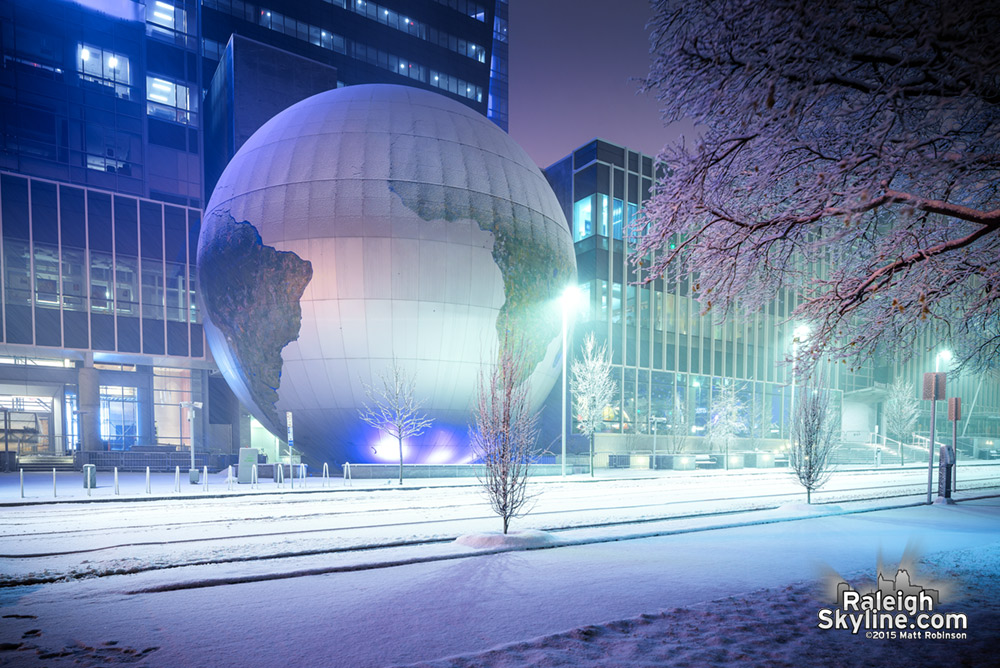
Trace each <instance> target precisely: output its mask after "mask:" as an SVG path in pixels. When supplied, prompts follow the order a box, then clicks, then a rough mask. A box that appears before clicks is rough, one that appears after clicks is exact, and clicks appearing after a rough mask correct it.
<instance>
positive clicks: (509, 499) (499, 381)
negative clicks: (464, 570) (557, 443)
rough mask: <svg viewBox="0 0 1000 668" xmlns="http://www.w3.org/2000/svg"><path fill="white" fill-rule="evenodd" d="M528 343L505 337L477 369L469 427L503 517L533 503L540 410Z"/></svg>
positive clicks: (484, 480)
mask: <svg viewBox="0 0 1000 668" xmlns="http://www.w3.org/2000/svg"><path fill="white" fill-rule="evenodd" d="M529 375H530V369H529V367H528V363H527V361H526V359H525V353H524V347H523V345H521V344H512V342H511V341H510V336H509V335H507V336H505V337H504V340H503V342H502V344H501V349H500V352H499V354H498V355H497V361H496V363H495V364H492V365H490V366H489V367H488V368H487V369H483V370H481V371H480V372H479V386H478V391H477V393H476V399H475V405H474V408H473V420H474V424H473V425H472V427H471V428H470V430H469V431H470V436H471V441H472V448H473V450H474V452H475V453H476V455H477V457H478V459H480V460H481V462H482V464H483V469H482V473H481V474H480V477H479V482H480V483H481V484H482V486H483V490H484V491H485V492H486V497H487V498H488V499H489V502H490V507H491V508H492V509H493V512H495V513H496V514H497V515H499V516H500V519H502V520H503V532H504V534H506V533H507V529H508V527H509V526H510V521H511V519H513V518H515V517H520V516H522V515H523V514H524V513H526V512H527V511H528V509H529V507H528V502H529V501H530V497H529V495H528V473H529V466H530V464H531V462H532V460H533V458H534V456H535V452H534V448H535V442H536V441H537V440H538V428H537V422H538V414H537V413H533V412H532V411H531V406H530V402H529V399H528V398H529V390H530V388H529V385H528V376H529Z"/></svg>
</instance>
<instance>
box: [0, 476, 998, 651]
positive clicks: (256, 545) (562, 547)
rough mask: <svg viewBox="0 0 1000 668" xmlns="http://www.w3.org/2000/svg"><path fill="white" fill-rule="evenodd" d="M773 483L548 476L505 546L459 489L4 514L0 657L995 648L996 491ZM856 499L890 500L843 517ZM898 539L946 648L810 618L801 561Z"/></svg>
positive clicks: (841, 562) (806, 572) (481, 508)
mask: <svg viewBox="0 0 1000 668" xmlns="http://www.w3.org/2000/svg"><path fill="white" fill-rule="evenodd" d="M994 470H995V469H993V468H983V469H982V471H981V473H982V474H984V475H985V474H987V472H988V471H994ZM921 476H924V479H925V480H926V478H925V476H926V470H925V471H924V472H923V473H921V472H920V471H907V472H896V473H889V472H879V473H854V474H852V475H850V476H844V477H842V478H840V479H837V478H835V479H834V481H832V487H834V488H840V489H844V490H849V489H856V488H861V487H863V488H866V489H868V490H869V491H867V492H865V493H863V494H861V496H864V497H872V496H876V497H877V494H873V493H872V492H871V490H872V489H879V488H888V487H890V486H891V485H892V484H896V482H898V480H900V479H903V480H904V481H908V480H910V479H911V478H912V479H914V480H919V478H920V477H921ZM785 478H786V479H785V480H783V479H782V477H781V476H780V474H779V473H778V472H770V473H761V474H753V475H747V474H742V473H739V474H737V473H734V472H730V473H729V474H727V473H725V472H720V473H716V474H713V475H705V476H694V477H680V476H677V477H671V476H664V477H639V478H634V479H622V480H603V481H596V482H592V481H590V480H577V481H573V480H570V481H550V482H547V483H545V484H544V490H543V493H542V494H541V495H540V496H539V501H538V505H537V506H536V508H535V512H533V513H532V514H531V515H528V516H527V517H525V518H523V519H522V520H519V521H517V522H515V524H514V530H515V531H517V532H520V533H517V534H514V535H513V539H514V540H522V542H523V544H521V545H511V544H510V540H511V539H510V538H508V539H506V540H505V539H501V538H498V537H497V535H496V533H495V532H496V531H497V529H499V521H498V520H497V519H496V518H495V517H491V516H490V515H489V513H488V510H487V509H486V507H485V501H484V500H483V499H482V497H481V496H480V495H479V493H478V491H477V490H476V489H475V488H474V487H471V486H451V487H435V486H421V487H419V488H418V487H413V488H410V487H404V488H403V489H391V490H388V489H373V488H372V487H365V486H359V487H356V488H354V489H350V488H348V489H347V490H344V489H342V488H341V489H338V490H336V491H317V490H313V491H311V492H308V493H299V492H296V493H295V494H292V493H288V492H286V493H263V492H262V493H260V494H252V495H246V496H225V495H222V496H218V497H213V498H197V497H196V496H194V495H193V494H188V495H185V496H184V497H182V498H172V499H171V498H166V499H160V500H152V501H143V502H141V503H140V502H118V501H103V502H100V503H86V504H76V503H71V504H55V505H54V504H38V505H32V506H18V507H6V508H3V509H2V511H0V512H3V514H4V520H5V521H4V522H3V524H2V525H0V537H2V547H0V553H2V555H0V584H2V583H6V584H7V585H8V586H4V587H0V613H2V617H3V619H2V623H0V665H11V666H20V665H46V666H53V667H59V666H98V665H107V664H109V663H124V662H128V663H134V664H135V665H141V666H168V667H173V666H185V667H186V666H211V667H213V668H216V667H219V668H226V667H228V666H232V667H234V668H235V667H237V666H238V667H240V668H254V667H257V666H272V665H288V666H345V667H350V668H361V667H364V666H386V665H394V664H408V663H414V662H421V661H424V662H430V664H429V665H434V666H452V665H454V666H521V665H542V666H545V665H573V666H577V665H578V666H633V665H635V666H644V665H691V666H696V665H712V664H719V665H725V664H729V665H762V666H763V665H803V664H811V663H815V664H817V665H863V664H862V663H860V662H859V661H860V659H861V658H866V659H867V657H870V656H873V657H876V659H875V660H874V662H873V663H870V664H869V665H890V666H891V665H900V666H902V665H908V666H910V665H915V666H919V665H933V664H932V659H935V658H936V657H950V658H955V659H962V658H963V657H967V656H974V655H975V652H978V651H979V649H978V648H980V647H981V646H982V643H983V642H985V641H984V640H983V638H986V639H988V640H990V641H994V640H995V638H996V637H997V629H998V628H1000V626H998V624H997V621H998V616H997V610H996V606H997V605H998V601H1000V597H998V596H997V594H998V593H1000V592H998V591H997V581H998V580H1000V566H998V564H1000V500H998V499H996V498H985V499H981V500H978V501H972V500H966V501H963V502H961V503H959V504H958V505H956V506H951V507H942V506H921V505H916V506H915V505H912V504H913V503H915V502H919V501H920V494H919V491H918V493H917V494H916V496H911V497H907V498H902V499H895V500H891V501H884V500H881V501H880V500H879V499H877V498H876V499H874V500H868V501H864V502H857V501H850V500H845V501H839V502H838V503H837V504H836V505H832V504H830V505H826V506H821V507H820V508H819V509H817V508H816V507H803V506H802V505H801V498H800V497H799V496H796V495H795V494H797V492H796V493H795V494H793V495H792V496H782V494H786V493H788V494H791V492H790V491H789V490H794V487H792V486H787V484H786V483H787V474H785ZM143 482H144V481H143ZM6 489H8V490H9V486H8V487H7V488H6ZM140 491H141V490H140ZM987 493H988V492H976V493H970V492H966V493H963V494H964V496H965V497H966V498H968V497H971V496H973V495H980V496H982V495H983V494H987ZM993 493H996V490H995V489H994V490H993ZM764 494H772V496H770V497H768V498H767V501H766V503H763V504H760V503H759V500H755V498H754V497H755V496H759V495H764ZM77 496H79V495H77ZM755 505H756V506H761V505H762V506H763V507H767V508H770V510H760V511H751V512H738V513H735V514H733V513H732V512H731V511H734V510H740V509H741V508H745V507H755ZM879 505H882V506H891V505H897V506H906V507H897V508H895V509H892V510H881V511H877V512H859V511H865V510H867V509H870V508H871V507H873V506H879ZM721 511H725V512H727V513H728V514H721V515H720V514H705V513H718V512H721ZM669 517H673V518H674V519H665V518H669ZM677 517H681V519H677ZM631 520H638V523H627V522H628V521H631ZM462 535H466V536H472V537H467V538H465V539H463V540H462V541H456V540H455V538H456V537H457V536H462ZM477 536H478V537H477ZM518 536H520V537H521V538H520V539H519V538H518ZM463 543H464V544H463ZM916 545H919V549H920V551H921V554H922V555H924V556H925V558H926V562H925V570H921V571H919V575H920V576H925V575H926V577H928V578H931V577H932V578H933V579H934V580H935V583H937V582H944V583H945V584H946V586H945V587H944V588H943V590H942V591H943V592H946V593H947V597H945V595H944V594H942V596H943V598H944V601H943V603H944V604H946V606H947V608H948V609H952V610H956V611H960V612H966V613H968V614H969V615H970V621H969V638H968V640H966V641H962V642H963V644H962V645H958V644H956V643H957V642H958V641H933V642H931V641H926V642H924V643H922V644H920V647H919V648H917V647H916V645H904V644H902V643H900V642H899V641H895V642H892V643H889V642H880V641H875V640H866V639H864V638H859V637H856V636H852V635H850V633H849V632H848V633H844V632H835V631H820V630H818V629H816V628H815V625H816V615H817V612H818V610H819V607H820V606H821V604H822V605H823V606H827V605H829V603H825V602H823V601H822V600H821V599H822V596H823V592H822V591H821V589H820V588H819V587H818V585H817V584H816V583H817V582H819V581H820V577H821V575H822V574H823V573H825V572H829V570H830V569H832V570H834V571H836V572H839V573H844V574H847V575H849V576H851V578H867V579H871V578H873V577H874V570H875V564H876V563H877V561H878V559H879V555H880V554H881V555H882V558H883V559H884V561H885V562H887V563H895V562H897V561H899V559H900V558H901V556H902V555H903V553H904V551H906V550H907V548H908V547H909V548H913V547H914V546H916ZM115 572H123V573H129V574H124V575H109V574H111V573H115ZM93 575H103V576H104V577H91V576H93ZM33 578H34V580H35V581H37V582H39V583H38V584H23V583H26V582H31V581H32V579H33ZM991 578H992V579H991ZM56 580H61V581H56ZM852 581H853V579H852ZM915 581H922V580H919V579H915ZM19 582H20V583H22V584H20V586H16V585H17V584H18V583H19ZM44 582H49V583H48V584H42V583H44ZM960 593H961V594H962V596H967V597H969V598H962V597H961V596H959V594H960ZM615 620H618V621H615ZM918 644H919V643H918ZM942 647H944V649H942ZM810 648H817V649H816V652H818V654H817V655H816V656H817V658H816V660H815V661H813V660H812V659H811V658H809V657H810V656H811V655H809V654H808V652H809V651H810ZM146 650H148V651H146ZM484 652H485V653H484ZM841 653H842V654H841ZM970 653H971V654H970ZM897 655H898V656H899V657H900V658H899V659H898V660H897V659H896V658H895V657H896V656H897ZM43 657H44V658H43ZM446 657H457V658H446ZM980 658H981V657H980ZM894 661H896V662H897V663H893V662H894ZM925 661H926V662H927V663H926V664H925V663H924V662H925ZM968 665H988V664H984V663H983V662H982V661H981V660H980V661H974V660H971V659H970V662H969V664H968Z"/></svg>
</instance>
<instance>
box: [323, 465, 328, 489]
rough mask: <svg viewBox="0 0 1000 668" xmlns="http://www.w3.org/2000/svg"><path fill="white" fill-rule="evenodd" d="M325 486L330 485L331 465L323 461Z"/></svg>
mask: <svg viewBox="0 0 1000 668" xmlns="http://www.w3.org/2000/svg"><path fill="white" fill-rule="evenodd" d="M322 485H323V487H329V486H330V465H329V464H327V463H326V462H323V483H322Z"/></svg>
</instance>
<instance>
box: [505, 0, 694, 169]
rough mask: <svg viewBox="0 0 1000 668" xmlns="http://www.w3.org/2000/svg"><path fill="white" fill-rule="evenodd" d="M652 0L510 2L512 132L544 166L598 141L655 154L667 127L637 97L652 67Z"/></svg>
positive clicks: (650, 103) (644, 98)
mask: <svg viewBox="0 0 1000 668" xmlns="http://www.w3.org/2000/svg"><path fill="white" fill-rule="evenodd" d="M650 12H651V10H650V8H649V3H648V0H615V1H614V2H608V0H528V1H525V2H512V3H510V135H511V136H512V137H513V138H514V139H515V140H516V141H517V142H518V143H519V144H520V145H521V146H522V147H523V148H524V149H525V150H526V151H527V152H528V154H529V155H530V156H531V157H532V158H533V159H534V160H535V162H536V163H537V164H538V165H539V166H540V167H548V166H549V165H551V164H552V163H553V162H555V161H557V160H559V159H561V158H562V157H564V156H566V155H567V154H568V153H569V152H570V151H572V150H573V149H575V148H577V147H579V146H580V145H581V144H584V143H586V142H587V141H589V140H591V139H593V138H594V137H600V138H602V139H607V140H608V141H612V142H615V143H617V144H624V145H626V146H628V147H629V148H632V149H637V150H640V151H643V152H645V153H649V154H652V155H655V154H656V153H658V152H659V150H660V149H661V148H662V147H663V145H664V144H665V143H666V142H667V141H668V140H669V139H672V138H674V137H676V136H677V131H676V130H671V129H665V128H664V127H663V122H662V121H661V120H660V114H659V111H658V106H657V103H656V101H655V100H654V99H653V98H652V97H651V96H648V95H638V94H637V92H636V91H637V90H638V83H637V82H635V81H630V80H629V79H630V78H632V77H642V76H644V75H645V74H646V73H647V71H648V69H649V33H648V32H647V31H646V28H645V26H646V21H647V20H648V18H649V16H650Z"/></svg>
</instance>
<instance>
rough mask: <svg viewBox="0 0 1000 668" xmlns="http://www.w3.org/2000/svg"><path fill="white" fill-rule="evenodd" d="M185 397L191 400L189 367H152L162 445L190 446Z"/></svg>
mask: <svg viewBox="0 0 1000 668" xmlns="http://www.w3.org/2000/svg"><path fill="white" fill-rule="evenodd" d="M182 401H191V372H190V371H189V370H187V369H172V368H168V367H159V366H154V367H153V423H154V425H155V431H156V442H157V443H158V444H160V445H179V446H187V445H190V443H191V422H190V421H189V420H188V419H187V418H188V415H187V413H188V410H190V409H186V408H184V407H183V406H181V402H182Z"/></svg>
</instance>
